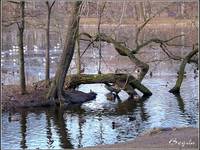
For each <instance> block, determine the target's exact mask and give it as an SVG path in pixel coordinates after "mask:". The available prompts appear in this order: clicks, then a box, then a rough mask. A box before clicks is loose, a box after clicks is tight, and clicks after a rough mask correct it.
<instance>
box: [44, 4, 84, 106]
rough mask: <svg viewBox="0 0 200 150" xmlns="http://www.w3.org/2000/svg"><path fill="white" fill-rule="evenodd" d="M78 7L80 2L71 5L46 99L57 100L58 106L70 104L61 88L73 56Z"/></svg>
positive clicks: (68, 97) (77, 23)
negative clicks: (62, 42)
mask: <svg viewBox="0 0 200 150" xmlns="http://www.w3.org/2000/svg"><path fill="white" fill-rule="evenodd" d="M80 6H81V1H76V2H75V3H73V7H72V15H71V16H70V20H69V24H68V32H67V37H66V41H65V46H64V49H63V53H62V55H61V58H60V62H59V65H58V68H57V71H56V75H55V78H54V80H53V82H52V84H51V87H50V89H49V92H48V94H47V98H48V99H57V100H59V101H60V104H62V103H63V102H64V100H65V101H69V102H70V96H69V95H67V94H64V91H63V86H64V82H65V77H66V74H67V71H68V69H69V65H70V63H71V60H72V57H73V54H74V47H75V42H76V35H77V32H78V25H79V19H80V17H79V9H80ZM63 98H64V99H63Z"/></svg>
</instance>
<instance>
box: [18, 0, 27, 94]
mask: <svg viewBox="0 0 200 150" xmlns="http://www.w3.org/2000/svg"><path fill="white" fill-rule="evenodd" d="M19 4H20V18H21V22H20V23H17V25H18V45H19V73H20V87H21V94H25V93H26V80H25V71H24V70H25V69H24V40H23V38H24V5H25V2H24V1H21V2H20V3H19Z"/></svg>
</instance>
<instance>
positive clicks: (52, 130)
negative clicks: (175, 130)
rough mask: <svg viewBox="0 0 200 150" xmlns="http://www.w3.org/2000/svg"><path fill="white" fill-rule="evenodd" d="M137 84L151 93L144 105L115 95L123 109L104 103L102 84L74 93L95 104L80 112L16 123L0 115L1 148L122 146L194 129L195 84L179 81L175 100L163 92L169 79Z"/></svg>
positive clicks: (35, 113)
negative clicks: (159, 130) (150, 134)
mask: <svg viewBox="0 0 200 150" xmlns="http://www.w3.org/2000/svg"><path fill="white" fill-rule="evenodd" d="M167 82H169V83H167ZM143 83H144V84H145V85H147V87H148V88H150V90H151V91H152V92H153V95H152V96H151V97H149V98H148V99H147V100H146V101H145V102H137V103H135V102H134V101H132V100H129V101H124V100H125V99H127V97H126V96H127V95H126V94H124V93H121V98H122V99H123V103H121V104H117V102H110V101H108V100H107V99H106V97H105V94H106V93H108V91H107V89H105V88H104V87H103V84H94V85H81V86H80V87H79V90H82V91H84V92H89V91H90V89H92V90H93V91H95V92H97V93H98V95H97V98H96V100H94V101H90V102H88V103H85V104H83V105H82V107H81V108H78V109H75V110H71V109H70V110H65V111H63V110H56V109H44V108H43V109H34V110H27V111H19V112H18V113H16V114H14V115H17V116H19V117H20V119H19V120H18V121H10V122H9V116H10V115H9V114H8V113H3V115H2V123H3V130H2V148H4V149H12V148H17V149H19V148H20V147H22V148H25V147H28V148H29V149H34V148H44V149H47V148H48V149H49V148H56V149H60V148H78V147H86V146H93V145H97V144H112V143H117V142H122V141H127V140H130V139H133V138H135V137H136V136H137V135H138V134H141V133H143V132H144V131H146V130H149V129H150V128H154V127H185V126H193V127H197V122H198V91H197V89H198V83H196V81H195V80H192V79H190V78H186V79H184V83H183V86H182V89H181V95H173V94H171V93H169V92H168V90H169V89H170V88H171V87H172V86H173V83H175V78H173V77H167V76H166V77H163V78H158V77H156V78H151V79H148V80H147V79H146V80H144V81H143ZM77 110H78V111H77ZM130 118H131V119H130Z"/></svg>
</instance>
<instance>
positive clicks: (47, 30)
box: [45, 1, 55, 81]
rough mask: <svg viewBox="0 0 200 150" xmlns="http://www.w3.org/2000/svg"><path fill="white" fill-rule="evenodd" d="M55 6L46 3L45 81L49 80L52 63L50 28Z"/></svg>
mask: <svg viewBox="0 0 200 150" xmlns="http://www.w3.org/2000/svg"><path fill="white" fill-rule="evenodd" d="M54 4H55V1H53V3H52V4H51V5H50V4H49V1H46V5H47V10H48V11H47V29H46V39H47V45H46V46H47V47H46V53H45V58H46V59H45V60H46V65H45V80H46V81H48V80H49V76H50V75H49V72H50V61H49V49H50V39H49V28H50V17H51V10H52V7H53V5H54Z"/></svg>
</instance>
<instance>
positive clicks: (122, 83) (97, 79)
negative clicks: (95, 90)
mask: <svg viewBox="0 0 200 150" xmlns="http://www.w3.org/2000/svg"><path fill="white" fill-rule="evenodd" d="M65 80H66V82H65V89H70V88H76V87H77V86H78V85H80V84H93V83H105V84H106V83H115V84H116V85H117V86H118V88H119V89H121V90H125V91H127V93H131V92H133V91H134V89H138V90H139V91H140V92H142V93H143V94H144V95H145V96H150V95H152V93H151V91H150V90H149V89H148V88H147V87H145V86H144V85H143V84H141V83H140V81H139V80H137V79H136V78H135V77H133V76H131V75H127V74H113V73H108V74H96V75H92V74H81V75H68V76H66V79H65Z"/></svg>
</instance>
